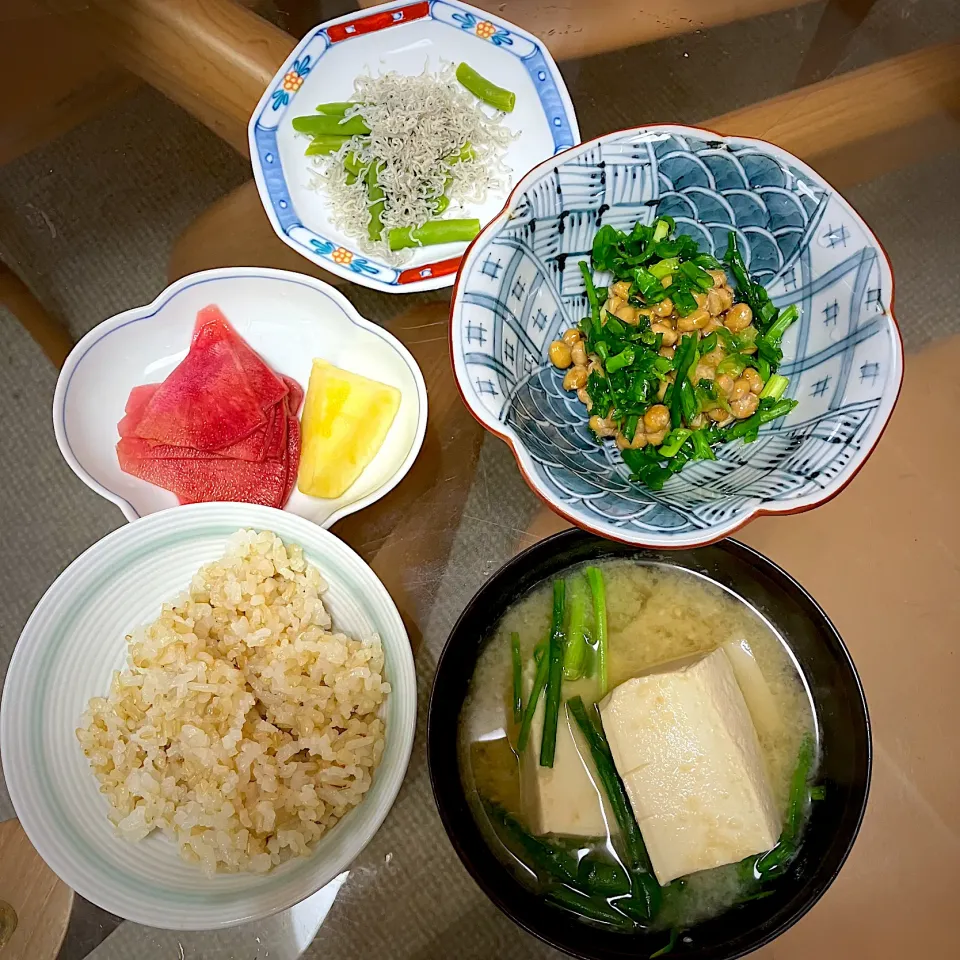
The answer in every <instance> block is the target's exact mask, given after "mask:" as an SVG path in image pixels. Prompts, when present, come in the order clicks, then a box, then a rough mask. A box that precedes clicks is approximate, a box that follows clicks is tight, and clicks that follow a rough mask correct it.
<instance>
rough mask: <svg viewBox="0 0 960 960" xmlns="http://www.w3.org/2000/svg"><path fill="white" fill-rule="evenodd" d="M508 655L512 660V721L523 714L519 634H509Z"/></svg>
mask: <svg viewBox="0 0 960 960" xmlns="http://www.w3.org/2000/svg"><path fill="white" fill-rule="evenodd" d="M510 656H511V659H512V661H513V722H514V723H519V722H520V719H521V717H522V716H523V661H522V660H521V659H520V634H519V633H516V632H514V633H511V634H510Z"/></svg>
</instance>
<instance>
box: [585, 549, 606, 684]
mask: <svg viewBox="0 0 960 960" xmlns="http://www.w3.org/2000/svg"><path fill="white" fill-rule="evenodd" d="M584 576H585V577H586V578H587V583H589V584H590V593H591V594H592V596H593V634H594V638H595V639H596V641H597V666H598V668H599V671H600V695H601V696H603V695H604V694H605V693H606V692H607V591H606V587H605V586H604V583H603V573H601V571H600V570H599V569H598V568H597V567H587V569H586V570H584Z"/></svg>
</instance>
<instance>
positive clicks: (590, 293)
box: [580, 260, 600, 328]
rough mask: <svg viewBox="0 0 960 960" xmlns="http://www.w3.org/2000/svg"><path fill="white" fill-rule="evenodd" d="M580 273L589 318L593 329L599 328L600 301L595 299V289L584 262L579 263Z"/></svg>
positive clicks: (588, 269)
mask: <svg viewBox="0 0 960 960" xmlns="http://www.w3.org/2000/svg"><path fill="white" fill-rule="evenodd" d="M580 272H581V273H582V274H583V282H584V285H585V286H586V288H587V300H588V301H589V302H590V316H591V317H592V319H593V325H594V327H595V328H599V327H600V301H599V299H597V288H596V287H595V286H594V285H593V275H592V274H591V273H590V267H589V266H587V261H586V260H581V261H580Z"/></svg>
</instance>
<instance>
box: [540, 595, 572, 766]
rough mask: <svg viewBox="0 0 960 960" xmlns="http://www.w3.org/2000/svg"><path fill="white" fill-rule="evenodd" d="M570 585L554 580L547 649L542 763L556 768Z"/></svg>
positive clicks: (541, 747)
mask: <svg viewBox="0 0 960 960" xmlns="http://www.w3.org/2000/svg"><path fill="white" fill-rule="evenodd" d="M565 599H566V584H565V583H564V582H563V580H554V581H553V622H552V623H551V625H550V646H549V647H548V649H547V659H548V660H549V664H550V665H549V669H548V671H547V689H546V693H545V694H544V697H545V700H544V705H543V706H544V709H543V736H542V738H541V740H540V766H541V767H552V766H553V760H554V756H555V754H556V751H557V725H558V723H559V720H560V687H561V686H562V684H563V648H564V646H565V644H566V636H565V634H564V632H563V614H564V611H565V609H566V604H565Z"/></svg>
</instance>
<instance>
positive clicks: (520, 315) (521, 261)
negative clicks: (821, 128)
mask: <svg viewBox="0 0 960 960" xmlns="http://www.w3.org/2000/svg"><path fill="white" fill-rule="evenodd" d="M658 215H660V216H662V215H669V216H671V217H673V218H675V220H676V222H677V228H678V230H680V231H681V232H684V233H688V234H690V235H692V236H694V237H696V238H697V240H699V241H700V244H701V248H702V249H706V250H708V251H710V252H712V253H714V254H715V255H717V256H722V255H723V252H724V250H725V248H726V244H727V236H728V234H729V233H730V231H734V232H735V233H736V235H737V238H738V241H739V245H740V249H741V251H742V252H743V253H744V257H745V259H746V261H747V265H748V267H749V269H750V271H751V273H752V274H753V275H754V277H755V278H756V279H758V280H759V281H761V282H762V283H764V284H765V285H766V287H767V289H768V291H769V293H770V295H771V297H772V298H773V299H774V301H775V303H776V304H777V305H778V306H784V305H786V304H789V303H796V304H798V306H799V307H800V310H801V316H800V319H799V321H798V322H797V323H795V324H794V325H793V326H792V327H791V328H790V329H789V330H788V331H787V334H786V336H785V338H784V342H783V352H784V362H783V364H782V367H781V370H780V372H781V373H783V374H784V375H786V376H787V377H789V378H790V386H789V389H788V391H787V395H788V396H790V397H793V398H795V399H796V400H798V401H799V403H798V405H797V407H796V408H795V409H794V410H793V411H792V413H791V414H790V415H789V416H787V417H785V418H783V419H781V420H777V421H775V422H773V423H771V424H769V425H767V426H766V427H764V428H763V429H762V430H761V432H760V436H759V439H757V440H756V441H754V442H753V443H750V444H745V443H742V442H739V441H736V442H733V443H730V444H726V445H724V446H723V447H721V448H719V449H718V451H717V459H716V460H714V461H701V462H699V463H694V464H691V465H689V466H687V467H686V468H685V469H684V470H683V471H682V472H681V473H680V474H677V475H675V476H674V477H672V478H671V479H670V480H669V481H668V482H667V484H666V485H665V486H664V488H663V490H661V491H659V492H655V491H652V490H650V489H648V488H646V487H644V486H642V485H641V484H639V483H638V482H635V481H632V480H631V479H630V471H629V470H628V469H627V467H626V466H625V464H624V463H623V461H622V459H621V457H620V455H619V452H618V451H617V449H616V447H615V446H614V445H613V444H612V443H611V442H606V443H602V444H601V443H599V442H598V441H597V440H596V439H595V438H594V436H593V434H592V433H591V431H590V430H589V428H588V426H587V414H586V410H585V407H584V406H583V405H582V404H581V403H580V402H579V400H578V399H577V397H576V394H575V393H567V392H566V391H564V390H563V388H562V386H561V380H562V377H563V374H562V372H561V371H559V370H556V369H555V368H554V367H553V366H552V365H551V364H550V362H549V359H548V348H549V346H550V343H551V341H553V340H555V339H556V338H557V337H558V336H559V335H560V334H561V332H562V331H563V330H565V329H566V328H568V327H573V326H576V325H577V324H578V323H579V322H580V319H581V317H583V316H584V315H585V314H586V313H587V312H588V310H589V307H588V304H587V300H586V293H585V289H584V284H583V279H582V276H581V274H580V270H579V266H578V264H579V261H581V260H584V259H586V260H587V261H588V262H589V256H590V254H589V251H590V250H591V247H592V243H593V238H594V235H595V234H596V232H597V230H598V228H599V227H600V225H601V224H604V223H610V224H613V225H614V226H616V227H618V228H620V229H626V230H629V229H630V228H631V227H632V226H633V224H634V223H635V222H636V221H637V220H641V221H643V222H644V223H650V222H651V221H652V220H653V219H654V218H656V217H657V216H658ZM450 349H451V353H452V359H453V365H454V370H455V374H456V379H457V383H458V386H459V388H460V392H461V394H462V396H463V399H464V402H465V403H466V404H467V406H468V407H469V409H470V411H471V412H472V413H473V415H474V416H475V417H476V418H477V419H478V420H479V421H480V422H481V423H482V424H483V425H484V426H485V427H486V428H487V429H488V430H490V431H491V432H493V433H495V434H497V435H498V436H500V437H501V438H503V439H504V440H505V441H506V442H507V443H508V444H509V445H510V446H511V448H512V449H513V452H514V454H515V456H516V458H517V463H518V464H519V466H520V470H521V472H522V473H523V475H524V477H525V479H526V481H527V482H528V483H529V485H530V486H531V488H532V489H533V490H534V492H535V493H536V494H538V496H540V497H541V499H543V500H544V501H545V502H546V503H547V504H548V505H549V506H550V507H552V508H553V509H554V510H555V511H556V512H557V513H559V514H560V515H561V516H563V517H565V518H566V519H567V520H569V521H570V522H571V523H573V524H576V525H577V526H579V527H582V528H584V529H586V530H590V531H593V532H594V533H597V534H600V535H601V536H604V537H609V538H611V539H614V540H621V541H624V542H627V543H632V544H637V545H643V546H655V547H691V546H697V545H701V544H707V543H711V542H713V541H715V540H718V539H720V538H721V537H725V536H728V535H729V534H731V533H733V532H734V531H735V530H737V529H738V528H740V527H742V526H743V525H744V524H745V523H747V522H748V521H749V520H751V519H752V518H753V517H756V516H759V515H761V514H770V513H795V512H798V511H801V510H807V509H810V508H811V507H815V506H817V505H818V504H820V503H823V502H824V501H826V500H829V499H830V498H831V497H833V496H834V495H836V494H837V493H839V492H840V490H842V489H843V487H844V486H846V484H847V483H849V482H850V480H851V479H852V478H853V476H854V474H856V472H857V471H858V470H859V469H860V467H861V466H863V464H864V462H865V461H866V459H867V457H869V455H870V453H871V451H872V450H873V448H874V447H875V446H876V444H877V442H878V441H879V439H880V436H881V434H882V433H883V430H884V427H885V426H886V424H887V421H888V420H889V419H890V415H891V413H892V412H893V408H894V405H895V403H896V400H897V396H898V394H899V391H900V384H901V380H902V378H903V346H902V342H901V339H900V334H899V331H898V329H897V324H896V321H895V319H894V316H893V274H892V272H891V268H890V262H889V260H888V259H887V256H886V254H885V253H884V250H883V248H882V247H881V246H880V243H879V241H878V240H877V238H876V237H875V236H874V235H873V233H872V232H871V231H870V228H869V227H868V226H867V225H866V223H864V221H863V219H862V218H861V217H860V216H859V215H858V214H857V212H856V211H855V210H854V209H853V208H852V207H851V206H850V204H849V203H847V201H846V200H844V199H843V197H842V196H840V194H839V193H837V191H836V190H834V189H833V187H831V186H830V185H829V184H828V183H826V182H825V181H824V180H823V178H822V177H820V176H819V175H818V174H817V173H815V172H814V171H813V170H811V169H810V167H808V166H807V165H806V164H804V163H803V162H802V161H800V160H798V159H797V158H796V157H794V156H791V155H790V154H789V153H787V152H786V151H785V150H781V149H780V148H779V147H776V146H774V145H773V144H770V143H766V142H764V141H761V140H752V139H746V138H741V137H724V136H720V135H718V134H715V133H712V132H710V131H708V130H702V129H698V128H694V127H686V126H677V125H660V126H649V127H638V128H634V129H631V130H623V131H620V132H617V133H612V134H609V135H607V136H604V137H600V138H599V139H597V140H592V141H590V142H589V143H584V144H581V145H580V146H577V147H574V148H572V149H570V150H568V151H566V152H565V153H564V154H562V155H560V156H558V157H554V158H552V159H551V160H548V161H546V162H544V163H541V164H540V165H539V166H537V167H535V168H534V169H533V170H531V171H530V172H529V173H528V174H527V175H526V176H525V177H524V178H523V179H522V180H521V181H520V183H519V184H518V185H517V187H516V188H515V189H514V191H513V193H512V194H511V196H510V199H509V201H508V202H507V205H506V206H505V207H504V209H503V210H502V211H501V213H500V214H499V215H498V216H497V218H496V219H495V220H494V221H493V222H492V223H490V224H489V225H488V226H487V227H486V229H485V230H483V231H482V232H481V234H480V235H479V236H478V237H477V238H476V240H475V241H474V242H473V244H472V245H471V247H470V248H469V250H468V251H467V253H466V255H465V257H464V262H463V266H462V268H461V270H460V274H459V277H458V280H457V286H456V290H455V293H454V298H453V303H452V306H451V331H450Z"/></svg>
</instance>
